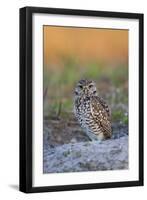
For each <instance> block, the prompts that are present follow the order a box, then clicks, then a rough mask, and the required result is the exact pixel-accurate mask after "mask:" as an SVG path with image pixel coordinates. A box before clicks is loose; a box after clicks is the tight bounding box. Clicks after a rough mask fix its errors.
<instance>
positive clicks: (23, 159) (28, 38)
mask: <svg viewBox="0 0 147 200" xmlns="http://www.w3.org/2000/svg"><path fill="white" fill-rule="evenodd" d="M34 13H50V14H61V15H62V14H63V15H72V16H74V15H77V16H95V17H111V18H126V19H138V20H139V119H138V120H139V180H136V181H127V182H111V183H110V182H109V183H92V184H91V183H90V184H80V185H79V184H78V185H64V186H58V185H56V186H45V187H33V186H32V159H33V158H32V116H33V115H32V98H33V97H32V92H33V91H32V75H33V74H32V16H33V14H34ZM143 23H144V22H143V14H138V13H120V12H106V11H91V10H71V9H59V8H42V7H24V8H21V9H20V180H19V181H20V187H19V189H20V191H22V192H26V193H33V192H53V191H65V190H66V191H67V190H83V189H98V188H115V187H130V186H142V185H143V182H144V181H143V179H144V178H143V177H144V175H143V174H144V173H143V171H144V170H143V120H144V118H143Z"/></svg>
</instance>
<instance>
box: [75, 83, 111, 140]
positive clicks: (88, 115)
mask: <svg viewBox="0 0 147 200" xmlns="http://www.w3.org/2000/svg"><path fill="white" fill-rule="evenodd" d="M74 100H75V102H74V112H75V115H76V117H77V119H78V121H79V123H80V124H81V126H82V128H84V130H85V132H86V134H87V135H88V136H89V138H90V139H91V140H103V139H106V138H110V137H111V134H112V130H111V113H110V109H109V107H108V105H107V104H106V103H105V101H104V100H103V99H102V98H101V97H99V96H98V94H97V90H96V85H95V83H94V82H93V81H90V80H80V81H79V82H78V84H77V86H76V88H75V98H74Z"/></svg>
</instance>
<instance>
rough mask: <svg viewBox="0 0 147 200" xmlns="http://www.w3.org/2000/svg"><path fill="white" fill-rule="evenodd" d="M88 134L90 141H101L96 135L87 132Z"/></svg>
mask: <svg viewBox="0 0 147 200" xmlns="http://www.w3.org/2000/svg"><path fill="white" fill-rule="evenodd" d="M85 132H86V135H87V136H88V137H89V139H90V140H91V141H101V139H99V138H98V137H97V136H96V135H95V134H93V133H92V132H90V131H87V130H86V131H85Z"/></svg>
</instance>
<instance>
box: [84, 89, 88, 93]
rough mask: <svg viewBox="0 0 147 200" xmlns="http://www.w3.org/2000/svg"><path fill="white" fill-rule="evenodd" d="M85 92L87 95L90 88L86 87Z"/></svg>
mask: <svg viewBox="0 0 147 200" xmlns="http://www.w3.org/2000/svg"><path fill="white" fill-rule="evenodd" d="M84 94H86V95H87V94H88V88H87V87H85V88H84Z"/></svg>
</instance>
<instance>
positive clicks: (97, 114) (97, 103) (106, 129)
mask: <svg viewBox="0 0 147 200" xmlns="http://www.w3.org/2000/svg"><path fill="white" fill-rule="evenodd" d="M108 109H109V107H108V106H107V104H106V103H105V104H104V103H103V102H102V99H101V100H100V98H99V97H93V98H91V113H92V116H93V119H94V120H95V121H96V123H98V124H99V125H100V127H101V129H102V132H103V133H104V135H105V137H106V138H108V137H111V134H112V129H111V121H110V115H111V114H110V109H109V110H108Z"/></svg>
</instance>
